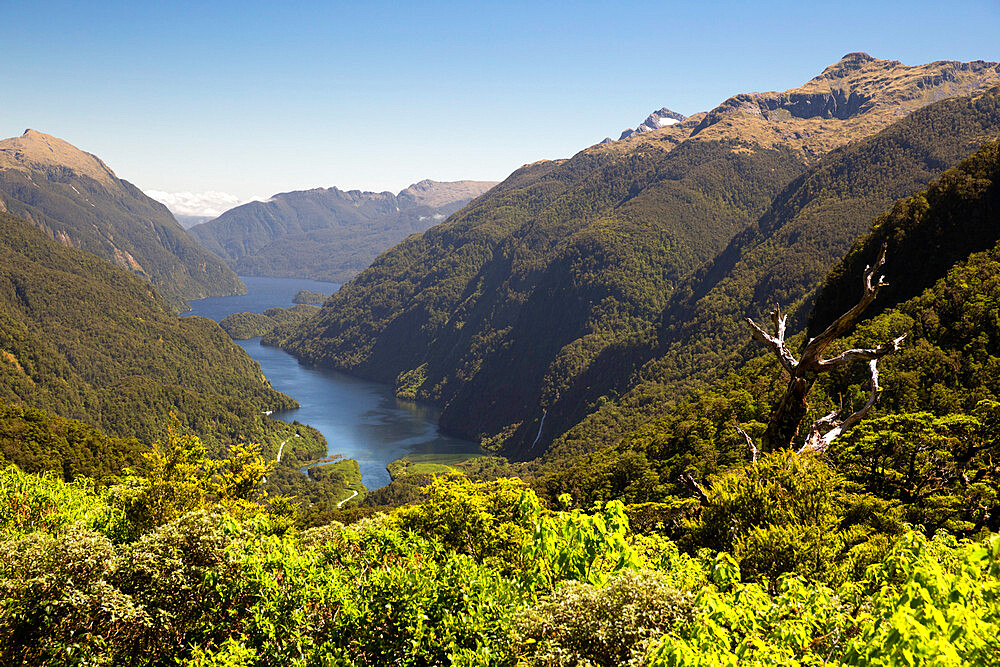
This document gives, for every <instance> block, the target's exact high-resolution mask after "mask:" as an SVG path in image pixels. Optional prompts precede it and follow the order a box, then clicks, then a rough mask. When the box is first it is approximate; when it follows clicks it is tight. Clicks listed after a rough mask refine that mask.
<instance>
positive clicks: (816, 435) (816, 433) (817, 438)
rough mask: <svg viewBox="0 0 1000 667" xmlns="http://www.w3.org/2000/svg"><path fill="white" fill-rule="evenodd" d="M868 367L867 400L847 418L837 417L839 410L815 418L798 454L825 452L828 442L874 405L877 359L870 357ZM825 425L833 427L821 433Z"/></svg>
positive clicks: (861, 417)
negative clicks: (869, 376) (868, 387)
mask: <svg viewBox="0 0 1000 667" xmlns="http://www.w3.org/2000/svg"><path fill="white" fill-rule="evenodd" d="M868 369H869V371H871V378H872V379H871V394H870V395H869V396H868V401H866V402H865V404H864V405H863V406H862V407H861V409H860V410H858V411H857V412H855V413H854V414H852V415H851V416H850V417H848V418H847V419H844V420H841V419H839V415H840V413H839V412H831V413H830V414H828V415H827V416H825V417H823V418H822V419H818V420H816V421H815V422H814V423H813V425H812V426H811V427H810V428H809V435H808V436H807V437H806V442H805V444H804V445H802V449H800V450H799V454H803V453H805V452H825V451H826V448H827V447H829V446H830V443H832V442H833V441H834V440H836V439H837V438H839V437H840V436H841V435H843V434H844V432H845V431H847V430H848V429H849V428H851V427H852V426H854V425H855V424H857V423H858V422H859V421H861V420H862V419H864V418H865V416H866V415H867V414H868V412H869V411H870V410H871V409H872V407H873V406H874V405H875V402H876V401H877V400H878V395H879V392H880V391H881V390H882V388H881V387H880V386H879V384H878V359H872V360H871V361H869V362H868ZM826 426H833V428H831V429H830V430H829V431H827V432H826V433H823V432H822V431H823V428H824V427H826Z"/></svg>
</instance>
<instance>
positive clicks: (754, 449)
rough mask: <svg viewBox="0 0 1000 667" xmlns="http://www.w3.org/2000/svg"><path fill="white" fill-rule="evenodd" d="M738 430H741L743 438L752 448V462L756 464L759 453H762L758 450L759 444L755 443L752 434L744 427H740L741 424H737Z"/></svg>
mask: <svg viewBox="0 0 1000 667" xmlns="http://www.w3.org/2000/svg"><path fill="white" fill-rule="evenodd" d="M736 430H737V431H739V434H740V435H742V436H743V438H744V439H745V440H746V441H747V447H749V448H750V463H752V464H754V465H756V464H757V454H759V453H760V452H758V451H757V445H755V444H754V442H753V438H751V437H750V434H749V433H747V432H746V431H744V430H743V429H742V428H740V425H739V424H736Z"/></svg>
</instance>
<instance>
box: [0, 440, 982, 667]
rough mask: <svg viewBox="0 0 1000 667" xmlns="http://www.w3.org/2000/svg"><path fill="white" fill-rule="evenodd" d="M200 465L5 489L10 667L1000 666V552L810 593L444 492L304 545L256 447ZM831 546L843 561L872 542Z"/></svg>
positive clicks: (721, 562)
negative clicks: (264, 475) (262, 479)
mask: <svg viewBox="0 0 1000 667" xmlns="http://www.w3.org/2000/svg"><path fill="white" fill-rule="evenodd" d="M192 445H196V443H194V442H192V441H191V440H190V439H188V440H186V441H183V439H182V440H181V441H177V442H175V443H174V446H173V447H172V448H168V450H166V451H161V452H160V453H158V454H155V455H150V456H149V457H148V458H149V462H150V463H149V465H147V466H146V468H145V472H142V473H137V474H136V475H135V476H133V477H131V478H130V479H129V480H126V481H124V482H123V483H122V484H121V485H120V486H119V487H112V488H111V489H109V490H107V491H104V492H98V491H96V490H95V489H94V488H93V486H90V485H87V484H86V483H85V481H78V482H74V483H72V484H67V483H65V482H60V481H57V480H55V479H53V478H52V477H37V476H33V475H29V474H26V473H22V472H20V471H19V470H18V469H16V468H14V467H10V468H8V469H6V470H4V471H0V538H2V540H3V546H4V548H5V549H7V550H8V551H9V552H10V553H11V554H12V557H11V558H8V559H5V560H4V561H3V562H2V563H0V600H2V603H0V636H2V637H3V638H4V641H3V642H2V643H0V658H2V659H3V662H4V664H10V665H29V664H30V665H40V664H59V665H67V664H73V665H100V664H125V663H127V664H136V665H145V664H167V663H170V664H182V665H270V664H276V663H281V664H288V665H314V664H344V665H352V664H357V665H371V664H400V665H446V664H454V665H511V666H513V665H515V664H520V665H529V664H537V665H565V664H593V665H606V666H608V667H611V666H614V665H623V664H632V665H640V664H650V665H708V664H711V665H717V664H733V665H735V664H760V665H770V664H796V665H811V664H828V663H833V664H887V665H888V664H898V661H899V660H901V659H907V660H909V662H910V664H919V665H960V664H978V665H988V664H992V663H993V662H994V661H995V660H996V659H997V657H998V656H1000V644H998V640H997V633H996V627H997V624H998V622H1000V597H998V592H1000V537H997V536H991V537H988V538H984V539H982V540H977V541H958V540H956V539H955V538H953V537H951V536H948V535H947V534H946V533H941V534H939V535H938V536H936V537H935V538H934V539H932V540H928V539H927V538H925V537H923V536H922V535H920V534H918V533H913V532H902V533H901V534H900V535H899V536H898V537H894V536H890V535H888V534H885V533H881V535H882V537H883V541H882V542H880V543H879V548H878V549H876V550H870V551H869V552H868V553H867V555H866V556H865V557H864V558H862V559H861V560H862V561H863V563H862V564H866V565H867V568H866V569H864V570H863V571H862V573H861V574H860V575H859V576H858V578H857V579H854V580H850V581H847V582H843V583H838V581H837V577H836V576H833V577H831V576H830V573H831V571H832V572H836V571H837V570H838V569H839V567H838V565H837V563H827V565H828V567H827V568H823V567H820V568H819V569H816V568H815V567H813V568H812V573H813V575H814V576H813V577H810V578H806V577H804V576H803V575H802V574H801V573H794V574H783V575H776V576H773V577H764V578H761V577H760V575H759V574H758V575H756V576H748V575H747V574H746V573H745V572H741V570H740V568H739V567H738V566H737V564H736V562H735V561H734V560H733V559H732V558H731V557H730V556H729V555H727V554H726V553H725V552H718V553H713V552H707V551H706V552H702V553H701V554H700V555H698V556H691V555H686V554H685V553H682V552H681V551H679V550H678V549H677V547H675V546H674V544H673V543H671V542H670V541H668V540H666V539H664V538H663V537H660V536H657V535H654V534H648V535H643V534H640V533H637V532H634V531H632V530H631V529H630V528H629V522H628V519H627V518H626V516H625V512H624V507H623V506H622V505H621V503H620V502H617V501H616V502H611V503H608V504H607V505H606V507H604V508H603V509H600V508H595V510H593V511H591V512H582V511H580V510H573V511H565V510H563V511H549V510H544V509H542V508H541V507H540V506H539V504H538V502H537V500H536V499H535V498H534V496H533V494H532V493H531V492H530V491H526V490H523V489H518V487H517V485H515V484H513V483H504V484H502V485H480V484H472V483H469V482H466V481H462V480H461V479H459V478H454V479H451V480H439V481H437V482H435V484H434V485H433V486H432V487H431V488H430V489H429V490H428V497H427V500H426V502H425V503H424V504H422V505H420V506H417V507H414V508H412V509H408V510H406V511H401V512H395V513H389V514H378V515H374V516H371V517H369V518H366V519H363V520H361V521H359V522H357V523H354V524H352V525H349V526H345V525H343V524H340V523H332V524H329V525H326V526H322V527H318V528H313V529H310V530H307V531H304V532H299V531H297V530H295V528H294V527H293V525H292V524H291V523H290V522H289V520H288V515H287V511H286V509H285V507H284V506H283V505H282V504H281V503H277V504H271V505H266V504H257V503H254V502H251V501H252V500H254V499H256V500H257V501H258V502H259V501H260V500H261V497H260V495H259V492H258V491H257V490H256V489H255V488H254V487H253V485H252V484H244V483H243V481H244V480H246V481H249V480H251V479H252V477H253V476H255V475H258V474H260V473H261V472H262V471H263V470H265V469H266V467H267V466H262V464H261V462H260V461H259V459H256V462H255V459H254V455H253V452H252V451H248V452H245V453H239V452H237V453H236V454H235V455H234V457H233V458H230V459H228V460H227V461H224V462H220V463H219V464H214V465H212V466H210V469H205V468H203V467H202V468H199V466H198V457H197V456H195V457H194V458H193V459H191V458H189V455H190V454H191V451H192V450H191V447H192ZM170 450H178V451H174V454H173V455H172V454H170V453H169V452H170ZM178 453H179V455H180V459H184V460H186V461H187V463H183V464H182V465H187V466H194V467H193V468H192V469H191V471H190V472H184V471H177V472H175V473H174V474H172V475H170V476H166V477H165V476H164V475H163V474H162V473H163V471H164V470H165V468H163V466H162V465H161V463H160V461H162V460H164V459H163V458H162V457H166V458H171V457H172V456H173V457H174V458H176V455H177V454H178ZM236 461H242V462H243V463H236ZM212 469H214V470H222V471H223V472H222V473H221V474H219V473H217V472H212V471H211V470H212ZM800 472H801V471H800ZM134 489H139V492H138V493H136V492H134V491H133V490H134ZM157 489H159V490H160V491H158V492H155V493H154V491H155V490H157ZM164 491H170V492H171V493H164ZM803 491H806V492H807V490H805V489H803ZM718 492H719V493H721V491H718ZM123 497H124V499H125V500H124V502H123V500H122V498H123ZM800 498H801V500H802V501H806V500H807V497H806V496H801V497H800ZM814 504H815V505H817V506H818V507H820V508H822V507H826V506H828V501H826V500H824V499H823V498H820V499H817V500H816V501H814ZM135 506H139V507H145V508H147V509H150V508H160V509H165V510H168V511H167V512H165V513H150V512H148V511H147V512H144V513H143V512H136V511H135V509H134V507H135ZM462 508H469V509H470V510H471V511H468V512H467V511H462ZM725 511H726V510H724V509H719V510H718V512H720V513H725ZM737 511H739V510H737ZM733 516H734V517H735V516H736V515H733ZM135 517H143V518H144V519H143V520H141V521H139V522H138V523H136V518H135ZM150 517H153V518H152V520H146V519H149V518H150ZM728 518H729V517H726V516H722V515H721V514H720V515H719V516H717V517H716V519H717V520H719V521H721V522H722V523H725V522H726V521H727V520H728ZM800 518H803V517H800ZM768 521H769V520H767V519H765V520H764V521H763V522H762V524H761V526H760V528H761V529H766V528H769V527H770V526H769V524H768ZM828 528H829V529H830V530H831V532H832V534H831V535H829V536H826V539H827V541H832V540H836V539H843V537H845V536H849V535H852V534H853V533H852V532H851V531H850V530H843V529H840V528H838V527H836V526H834V527H829V526H828ZM786 537H787V535H786ZM792 539H793V540H794V537H792ZM807 544H808V543H802V544H800V546H802V547H805V546H806V545H807ZM771 562H772V563H773V562H775V561H774V559H772V561H771ZM814 564H815V565H822V564H823V563H821V562H819V561H818V560H817V559H814ZM831 568H832V569H831Z"/></svg>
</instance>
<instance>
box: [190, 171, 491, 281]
mask: <svg viewBox="0 0 1000 667" xmlns="http://www.w3.org/2000/svg"><path fill="white" fill-rule="evenodd" d="M494 185H495V183H493V182H492V181H452V182H439V181H432V180H423V181H420V182H418V183H414V184H412V185H410V186H409V187H407V188H404V189H403V190H401V191H400V192H399V193H398V194H393V193H391V192H368V191H362V190H341V189H340V188H337V187H329V188H313V189H311V190H298V191H292V192H283V193H278V194H276V195H273V196H272V197H270V198H269V199H267V200H266V201H262V202H260V201H252V202H247V203H245V204H242V205H240V206H237V207H235V208H232V209H230V210H229V211H226V212H225V213H223V214H222V215H220V216H219V217H217V218H215V219H214V220H210V221H208V222H205V223H202V224H200V225H196V226H195V227H192V228H191V229H190V230H189V233H190V234H191V235H192V236H193V237H194V238H195V239H196V240H197V241H198V242H199V243H201V244H202V246H204V247H205V248H207V249H209V250H211V251H212V252H214V253H215V254H217V255H218V256H219V257H221V258H222V259H223V260H225V261H226V262H228V263H229V264H230V265H231V266H232V267H234V268H235V269H236V270H237V271H239V272H240V273H241V274H243V275H272V276H281V277H301V278H312V279H316V280H327V281H331V282H344V281H346V280H348V279H349V278H351V277H352V276H353V275H355V274H356V273H357V272H359V271H360V270H362V269H364V268H365V267H366V266H367V265H368V264H369V263H370V262H371V261H372V260H373V259H375V257H376V256H377V255H378V254H379V253H380V252H382V251H383V250H386V249H388V248H389V247H390V246H391V245H393V244H394V243H396V242H398V241H401V240H403V239H404V238H405V237H406V236H409V235H410V234H413V233H417V232H421V231H423V230H425V229H427V228H429V227H431V226H432V225H434V224H436V223H437V222H440V221H441V220H443V219H444V218H446V217H447V216H448V215H450V214H451V213H453V212H454V211H456V210H458V209H459V208H461V207H462V206H464V205H465V204H466V203H468V202H469V201H471V200H472V199H475V198H476V197H478V196H480V195H482V194H483V193H484V192H486V191H487V190H489V189H490V188H492V187H493V186H494Z"/></svg>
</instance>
